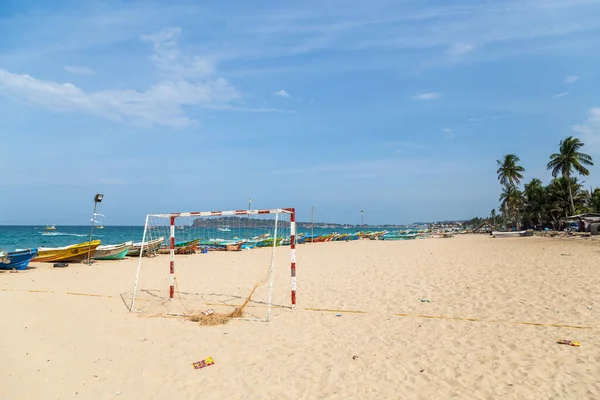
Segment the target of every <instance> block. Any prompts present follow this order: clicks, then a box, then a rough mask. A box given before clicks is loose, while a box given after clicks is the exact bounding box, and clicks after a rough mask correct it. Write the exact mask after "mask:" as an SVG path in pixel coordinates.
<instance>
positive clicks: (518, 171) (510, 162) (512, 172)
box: [496, 154, 525, 186]
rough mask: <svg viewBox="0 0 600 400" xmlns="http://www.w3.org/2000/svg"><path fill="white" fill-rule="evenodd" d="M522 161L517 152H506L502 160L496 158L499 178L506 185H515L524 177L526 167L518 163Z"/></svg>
mask: <svg viewBox="0 0 600 400" xmlns="http://www.w3.org/2000/svg"><path fill="white" fill-rule="evenodd" d="M519 161H521V159H520V158H519V157H517V156H516V155H515V154H506V155H505V156H504V158H502V160H496V163H497V164H498V171H496V172H497V173H498V179H499V180H500V183H501V184H502V185H504V186H508V185H510V186H515V184H517V185H518V184H519V183H521V179H523V174H522V172H525V168H523V167H522V166H520V165H518V162H519Z"/></svg>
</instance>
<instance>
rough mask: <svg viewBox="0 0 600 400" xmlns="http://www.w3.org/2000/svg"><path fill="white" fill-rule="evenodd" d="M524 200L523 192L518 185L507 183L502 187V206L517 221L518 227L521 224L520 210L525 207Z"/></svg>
mask: <svg viewBox="0 0 600 400" xmlns="http://www.w3.org/2000/svg"><path fill="white" fill-rule="evenodd" d="M524 202H525V201H524V198H523V193H522V192H521V191H520V190H519V189H518V188H517V187H516V186H514V185H507V186H504V188H502V194H501V195H500V207H501V208H502V210H504V212H505V213H506V214H507V215H508V218H509V219H510V220H513V221H514V222H515V225H516V227H517V229H519V226H520V221H519V211H520V210H522V209H523V204H524Z"/></svg>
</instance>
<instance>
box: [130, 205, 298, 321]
mask: <svg viewBox="0 0 600 400" xmlns="http://www.w3.org/2000/svg"><path fill="white" fill-rule="evenodd" d="M283 217H285V218H283ZM288 217H289V219H288ZM136 245H137V246H136V248H135V249H134V251H135V254H137V253H138V252H139V256H138V265H137V270H136V274H135V280H134V284H133V295H132V298H131V305H130V307H129V310H130V311H132V312H133V311H135V305H136V298H137V296H138V290H139V288H138V283H139V280H140V272H141V269H142V264H143V263H144V261H143V260H144V258H145V257H152V256H155V255H158V254H164V255H165V256H164V258H165V264H166V260H167V255H168V264H169V288H168V300H173V299H174V298H175V294H176V288H177V294H178V295H179V292H180V290H179V288H178V287H177V286H178V285H177V281H176V279H175V266H176V259H177V258H178V257H179V255H180V254H182V255H183V254H185V255H186V256H190V255H191V258H193V259H195V257H206V256H205V255H204V254H203V255H192V254H194V253H196V252H198V253H208V252H209V251H218V250H221V251H236V250H237V251H239V250H242V249H248V250H249V249H254V248H260V247H262V248H263V250H261V251H263V252H264V251H268V250H267V248H271V250H270V254H269V258H270V265H269V271H268V281H269V287H268V299H267V301H266V305H267V318H266V320H267V321H268V320H270V317H271V302H272V297H273V280H274V270H275V268H274V265H275V252H276V248H277V247H284V246H285V247H287V246H289V249H290V253H289V254H290V273H291V308H294V307H295V305H296V212H295V209H294V208H276V209H263V210H233V211H206V212H184V213H169V214H148V215H147V216H146V222H145V224H144V233H143V236H142V241H141V242H140V243H138V244H136ZM283 250H284V249H282V250H280V251H283ZM257 252H258V251H257ZM262 255H264V256H267V255H266V254H265V253H263V254H262ZM262 255H261V256H262ZM159 257H160V256H159ZM239 257H244V255H243V254H240V255H239ZM189 259H190V258H189V257H188V258H187V260H189ZM196 260H200V258H197V259H196ZM153 262H155V261H153ZM156 262H159V263H160V258H159V259H158V260H156ZM264 262H267V261H266V259H265V260H264ZM165 266H166V265H165ZM165 270H166V268H165ZM180 273H181V271H180ZM262 283H265V284H266V279H265V282H261V283H260V284H262ZM258 285H259V284H257V286H258ZM257 286H255V288H254V289H256V287H257ZM254 289H253V290H252V292H254ZM265 290H266V288H265ZM251 296H252V294H251V295H250V296H249V297H248V298H250V297H251ZM165 298H166V295H165ZM180 300H181V297H180ZM280 300H281V299H280ZM165 301H166V300H165ZM263 304H264V303H263ZM184 307H185V306H184Z"/></svg>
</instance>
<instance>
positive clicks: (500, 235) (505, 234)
mask: <svg viewBox="0 0 600 400" xmlns="http://www.w3.org/2000/svg"><path fill="white" fill-rule="evenodd" d="M492 236H493V237H497V238H503V237H524V236H533V231H509V232H501V231H493V232H492Z"/></svg>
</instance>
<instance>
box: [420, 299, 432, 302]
mask: <svg viewBox="0 0 600 400" xmlns="http://www.w3.org/2000/svg"><path fill="white" fill-rule="evenodd" d="M421 303H431V300H427V299H421Z"/></svg>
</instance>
